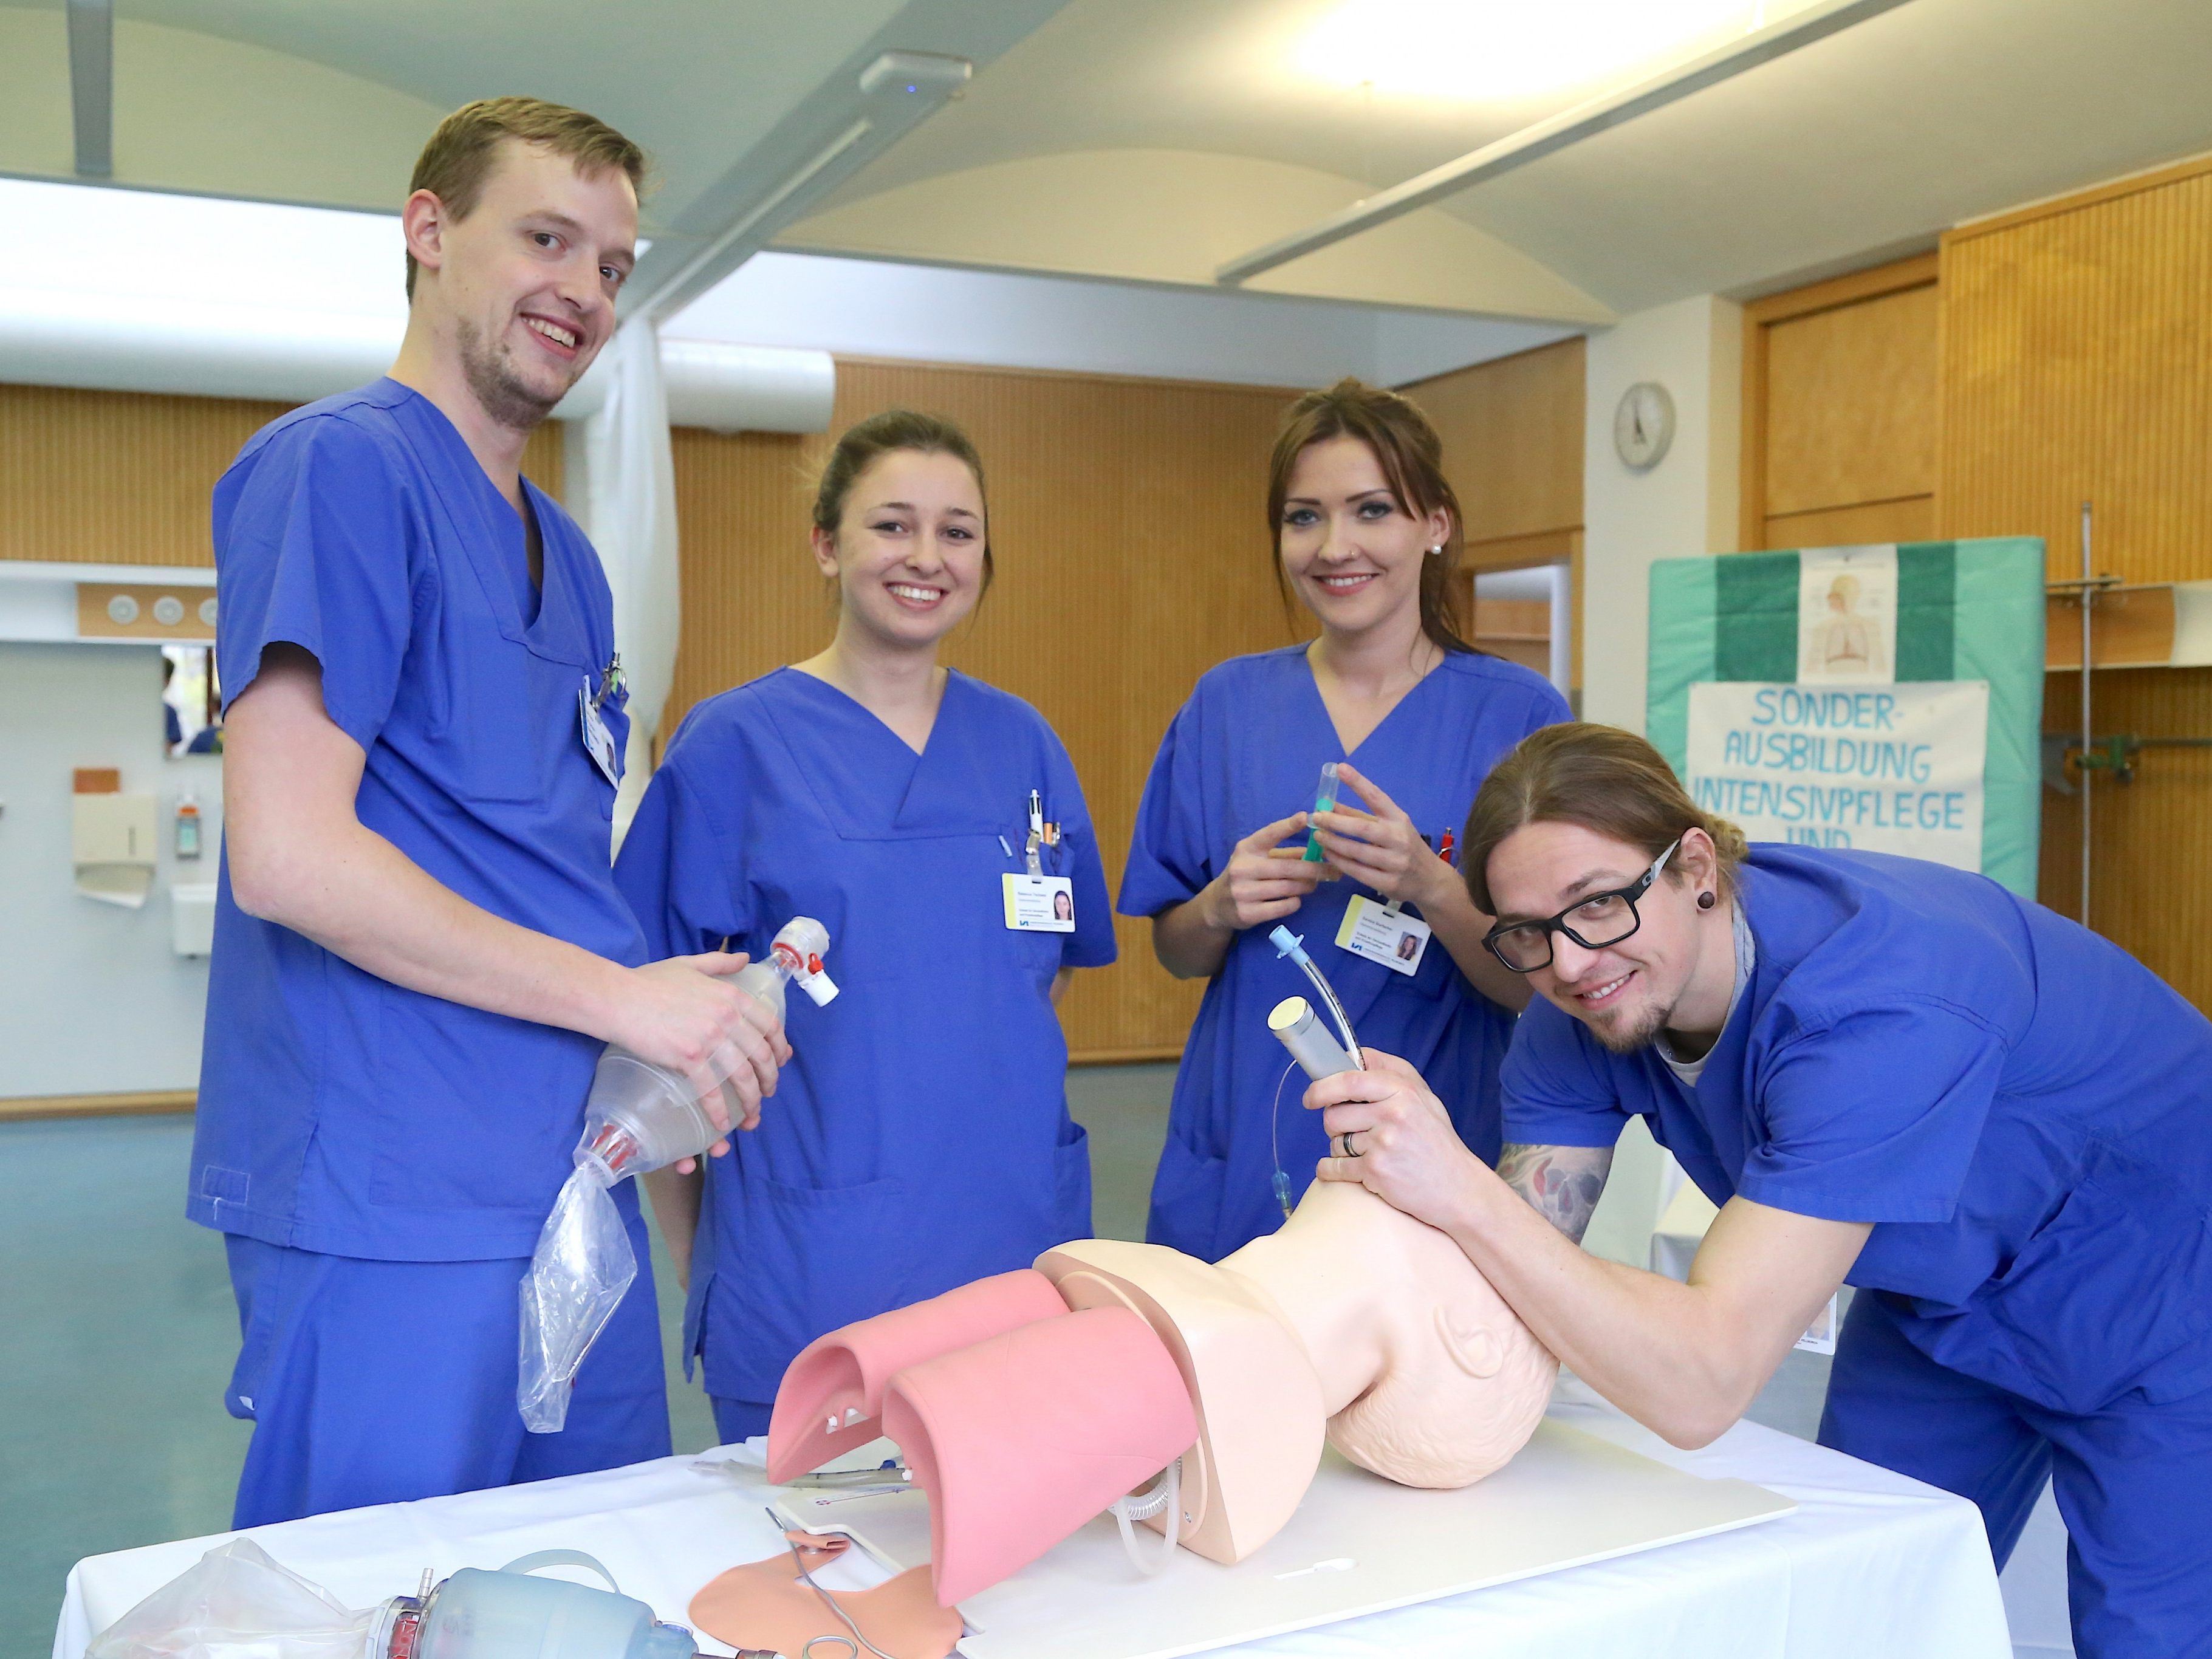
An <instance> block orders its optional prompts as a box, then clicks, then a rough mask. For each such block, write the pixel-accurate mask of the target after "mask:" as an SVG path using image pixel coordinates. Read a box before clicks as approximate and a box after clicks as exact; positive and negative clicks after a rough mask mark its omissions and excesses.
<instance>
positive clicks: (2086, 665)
mask: <svg viewBox="0 0 2212 1659" xmlns="http://www.w3.org/2000/svg"><path fill="white" fill-rule="evenodd" d="M2096 602H2097V590H2096V588H2095V587H2094V586H2092V584H2091V578H2090V575H2089V503H2088V502H2087V501H2084V502H2082V503H2081V758H2082V761H2083V765H2082V767H2081V925H2082V926H2083V927H2087V926H2088V925H2089V768H2088V765H2087V761H2088V758H2089V749H2090V744H2092V743H2093V742H2094V741H2095V736H2094V733H2093V730H2092V728H2091V726H2090V724H2089V675H2090V655H2089V653H2090V628H2089V607H2090V606H2091V605H2094V604H2095V603H2096Z"/></svg>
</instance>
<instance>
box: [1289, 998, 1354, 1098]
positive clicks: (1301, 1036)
mask: <svg viewBox="0 0 2212 1659" xmlns="http://www.w3.org/2000/svg"><path fill="white" fill-rule="evenodd" d="M1267 1029H1268V1030H1271V1031H1273V1033H1274V1034H1275V1036H1276V1037H1277V1039H1278V1040H1279V1041H1280V1042H1281V1043H1282V1045H1283V1047H1285V1048H1287V1049H1289V1050H1290V1051H1291V1059H1292V1060H1296V1061H1297V1063H1298V1066H1299V1069H1301V1070H1302V1071H1304V1073H1305V1074H1306V1075H1307V1076H1308V1077H1310V1078H1311V1079H1314V1080H1315V1081H1316V1082H1319V1081H1320V1080H1321V1079H1322V1078H1325V1077H1334V1076H1335V1075H1336V1074H1337V1073H1339V1072H1352V1071H1357V1070H1358V1067H1357V1066H1354V1065H1353V1064H1352V1056H1351V1055H1350V1054H1346V1052H1345V1051H1344V1045H1343V1044H1342V1043H1341V1042H1338V1041H1337V1040H1336V1034H1335V1033H1334V1032H1333V1031H1331V1030H1329V1029H1328V1026H1327V1025H1326V1024H1323V1023H1322V1018H1321V1017H1320V1016H1319V1015H1318V1014H1316V1013H1315V1012H1314V1011H1313V1005H1312V1004H1311V1003H1310V1002H1308V1001H1307V1000H1305V999H1304V997H1285V998H1284V999H1283V1000H1281V1001H1280V1002H1279V1003H1277V1004H1276V1005H1275V1007H1274V1012H1272V1013H1270V1014H1269V1015H1268V1016H1267Z"/></svg>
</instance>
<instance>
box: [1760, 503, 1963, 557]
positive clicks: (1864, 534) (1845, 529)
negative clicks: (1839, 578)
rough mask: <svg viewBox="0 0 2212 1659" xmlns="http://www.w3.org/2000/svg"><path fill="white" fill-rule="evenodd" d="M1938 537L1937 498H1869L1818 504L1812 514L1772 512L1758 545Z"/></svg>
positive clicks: (1852, 544) (1843, 543)
mask: <svg viewBox="0 0 2212 1659" xmlns="http://www.w3.org/2000/svg"><path fill="white" fill-rule="evenodd" d="M1935 538H1936V497H1935V496H1934V495H1908V496H1906V497H1905V498H1904V499H1903V500H1902V501H1867V502H1863V503H1862V504H1860V505H1858V506H1856V507H1816V508H1814V510H1813V511H1811V512H1809V513H1772V514H1770V515H1768V517H1767V519H1766V520H1765V524H1764V525H1763V526H1762V529H1761V532H1760V536H1759V538H1757V545H1758V546H1759V547H1763V548H1785V547H1856V546H1858V545H1860V544H1863V543H1868V542H1925V541H1933V540H1934V539H1935Z"/></svg>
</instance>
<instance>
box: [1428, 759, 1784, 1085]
mask: <svg viewBox="0 0 2212 1659" xmlns="http://www.w3.org/2000/svg"><path fill="white" fill-rule="evenodd" d="M1464 845H1465V848H1466V854H1465V866H1464V867H1465V869H1466V872H1467V884H1468V893H1469V894H1470V895H1471V896H1473V898H1474V902H1475V903H1476V904H1477V905H1478V906H1480V908H1482V910H1483V911H1484V912H1485V914H1486V915H1492V916H1495V917H1497V918H1498V923H1499V926H1500V927H1509V926H1511V925H1514V924H1516V923H1535V922H1543V921H1548V920H1550V919H1552V918H1553V917H1558V916H1560V915H1561V913H1562V912H1566V913H1567V914H1566V915H1565V917H1564V920H1565V925H1566V926H1567V927H1573V928H1576V929H1577V932H1579V933H1582V934H1583V937H1584V938H1585V939H1591V940H1599V939H1605V938H1606V937H1607V935H1608V934H1611V933H1617V932H1618V931H1619V929H1620V927H1623V926H1631V925H1632V928H1633V931H1632V932H1630V933H1627V934H1626V936H1625V937H1620V938H1617V939H1613V941H1612V942H1610V943H1605V944H1598V945H1592V946H1585V945H1579V944H1577V943H1576V942H1575V940H1573V939H1569V938H1568V937H1567V936H1566V935H1565V934H1564V933H1559V932H1558V931H1557V930H1553V931H1552V932H1551V933H1549V934H1548V938H1549V941H1550V946H1551V960H1550V961H1549V962H1548V963H1545V964H1543V965H1542V966H1541V967H1537V968H1534V969H1527V970H1525V971H1527V973H1528V981H1529V983H1530V985H1532V986H1533V987H1534V988H1535V989H1536V991H1537V992H1539V993H1540V994H1541V995H1542V996H1544V997H1545V998H1546V999H1547V1000H1549V1001H1550V1002H1552V1003H1553V1005H1554V1006H1557V1007H1559V1008H1560V1009H1561V1010H1563V1011H1564V1012H1566V1013H1569V1014H1571V1015H1572V1016H1573V1017H1574V1018H1577V1019H1578V1020H1580V1021H1582V1022H1583V1024H1585V1025H1587V1026H1589V1029H1590V1033H1591V1035H1592V1036H1595V1037H1596V1039H1597V1040H1598V1041H1599V1042H1601V1043H1603V1044H1604V1045H1605V1046H1606V1047H1607V1048H1610V1049H1612V1050H1613V1051H1614V1052H1616V1053H1620V1054H1626V1053H1631V1052H1633V1051H1634V1050H1636V1049H1638V1048H1643V1047H1644V1046H1646V1045H1647V1044H1649V1043H1650V1042H1652V1041H1653V1040H1654V1039H1655V1038H1656V1036H1658V1034H1659V1033H1660V1032H1661V1031H1662V1030H1673V1031H1677V1032H1683V1033H1696V1034H1711V1033H1714V1032H1717V1031H1718V1030H1719V1029H1720V1026H1721V1024H1722V1022H1723V1020H1724V1019H1725V1018H1726V1017H1727V1013H1728V1005H1729V997H1730V995H1731V994H1732V993H1733V991H1734V989H1735V938H1734V920H1733V914H1732V911H1731V908H1730V901H1731V900H1732V898H1733V896H1734V894H1735V869H1736V866H1738V865H1739V864H1741V862H1742V860H1743V858H1744V854H1745V847H1744V840H1743V833H1742V831H1741V830H1739V829H1737V828H1736V827H1735V825H1734V824H1732V823H1729V822H1727V821H1726V820H1725V819H1723V818H1717V817H1713V816H1711V814H1709V813H1706V812H1703V811H1699V808H1698V807H1697V805H1696V804H1695V803H1693V802H1692V800H1691V799H1690V797H1689V795H1688V793H1686V792H1685V791H1684V789H1683V787H1682V786H1681V783H1680V781H1679V780H1678V779H1677V778H1676V777H1675V776H1674V771H1673V769H1671V768H1670V767H1668V764H1667V763H1666V761H1665V760H1664V759H1663V758H1662V757H1661V756H1660V754H1659V751H1658V750H1656V749H1654V748H1653V747H1652V746H1651V745H1650V744H1648V743H1646V742H1645V741H1644V739H1643V738H1639V737H1638V736H1636V735H1635V734H1634V733H1632V732H1624V731H1621V730H1620V729H1619V728H1618V727H1615V726H1595V725H1590V724H1587V723H1582V722H1576V723H1571V724H1565V725H1559V726H1546V727H1545V728H1544V729H1543V730H1541V731H1540V732H1533V733H1531V734H1530V735H1529V736H1528V737H1527V738H1522V741H1521V743H1520V744H1518V745H1517V746H1516V748H1515V749H1514V750H1513V751H1512V752H1511V753H1510V754H1509V755H1508V756H1506V757H1505V758H1504V760H1502V761H1500V762H1499V763H1498V765H1497V766H1496V767H1495V768H1493V769H1492V771H1491V774H1490V775H1489V777H1488V778H1486V779H1485V780H1484V781H1483V785H1482V788H1481V790H1480V792H1479V793H1477V794H1476V796H1475V799H1474V809H1473V810H1472V811H1470V812H1469V813H1468V820H1467V838H1466V841H1465V843H1464ZM1662 854H1665V855H1666V864H1665V866H1664V868H1663V869H1662V870H1661V872H1660V873H1659V875H1658V877H1657V878H1656V879H1655V880H1653V881H1652V882H1651V884H1650V886H1649V887H1648V888H1646V889H1645V890H1644V892H1643V893H1642V894H1641V895H1640V896H1637V897H1635V898H1634V899H1633V900H1632V901H1631V903H1632V908H1633V912H1634V914H1633V915H1632V916H1629V917H1626V919H1625V920H1620V921H1613V922H1611V923H1610V924H1609V925H1605V924H1603V922H1602V919H1601V925H1596V926H1593V925H1588V924H1589V919H1590V917H1591V916H1592V915H1594V914H1595V908H1596V907H1597V906H1599V905H1600V904H1601V903H1602V904H1603V905H1604V906H1605V908H1606V909H1607V912H1608V913H1609V914H1611V915H1614V916H1619V915H1620V910H1619V907H1618V902H1617V901H1612V900H1606V899H1603V898H1601V896H1603V895H1607V894H1618V893H1620V892H1621V891H1622V890H1626V889H1632V888H1633V887H1634V886H1635V885H1636V884H1638V882H1639V881H1641V880H1642V879H1643V878H1644V876H1645V874H1646V873H1647V872H1649V871H1650V868H1651V866H1652V865H1653V864H1654V863H1655V862H1656V861H1657V860H1658V859H1659V858H1660V857H1661V855H1662ZM1584 907H1589V908H1584ZM1523 937H1526V936H1525V935H1524V936H1523ZM1508 965H1509V966H1516V967H1517V966H1518V965H1519V964H1518V963H1510V962H1509V963H1508Z"/></svg>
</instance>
